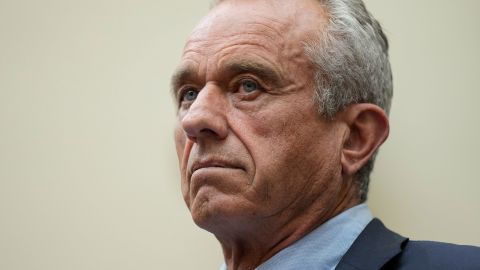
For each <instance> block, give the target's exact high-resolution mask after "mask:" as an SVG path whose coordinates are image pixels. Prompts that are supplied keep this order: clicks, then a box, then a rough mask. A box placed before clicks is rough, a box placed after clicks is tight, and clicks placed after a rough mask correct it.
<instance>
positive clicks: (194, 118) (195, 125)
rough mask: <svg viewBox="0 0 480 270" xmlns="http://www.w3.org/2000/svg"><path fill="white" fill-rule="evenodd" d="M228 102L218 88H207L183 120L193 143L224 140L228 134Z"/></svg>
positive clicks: (186, 131)
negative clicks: (206, 140)
mask: <svg viewBox="0 0 480 270" xmlns="http://www.w3.org/2000/svg"><path fill="white" fill-rule="evenodd" d="M226 109H227V100H226V96H225V94H224V93H222V90H221V89H220V88H218V87H216V86H210V85H207V86H205V87H204V88H203V89H202V90H201V91H200V92H199V93H198V95H197V98H196V99H195V100H194V101H193V103H192V104H191V105H190V108H189V109H188V111H187V113H186V114H185V115H184V117H183V119H182V120H181V125H182V128H183V130H184V131H185V134H186V136H187V137H188V138H189V139H190V140H192V141H193V142H198V141H199V140H203V139H206V138H210V139H216V140H222V139H224V138H225V137H226V136H227V134H228V124H227V120H226Z"/></svg>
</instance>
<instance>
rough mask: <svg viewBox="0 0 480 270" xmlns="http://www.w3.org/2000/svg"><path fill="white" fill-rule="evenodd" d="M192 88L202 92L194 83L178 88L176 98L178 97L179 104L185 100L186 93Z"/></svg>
mask: <svg viewBox="0 0 480 270" xmlns="http://www.w3.org/2000/svg"><path fill="white" fill-rule="evenodd" d="M190 90H195V91H197V92H200V90H198V88H197V87H195V86H194V85H189V84H186V85H182V86H180V87H179V88H178V89H177V91H176V98H177V101H178V103H179V105H180V104H181V103H182V102H183V98H184V96H185V94H186V93H187V92H188V91H190Z"/></svg>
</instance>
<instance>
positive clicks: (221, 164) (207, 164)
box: [190, 159, 243, 175]
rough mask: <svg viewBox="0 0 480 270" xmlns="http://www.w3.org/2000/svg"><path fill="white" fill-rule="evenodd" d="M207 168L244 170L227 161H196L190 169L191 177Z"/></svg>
mask: <svg viewBox="0 0 480 270" xmlns="http://www.w3.org/2000/svg"><path fill="white" fill-rule="evenodd" d="M206 168H225V169H242V170H243V168H242V167H240V166H238V165H236V164H234V163H232V162H228V161H225V160H219V159H206V160H201V161H196V162H194V163H193V165H192V167H191V169H190V175H192V174H193V173H195V172H196V171H198V170H201V169H206Z"/></svg>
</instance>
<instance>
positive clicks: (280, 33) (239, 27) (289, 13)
mask: <svg viewBox="0 0 480 270" xmlns="http://www.w3.org/2000/svg"><path fill="white" fill-rule="evenodd" d="M326 21H327V16H326V13H325V12H324V9H323V8H322V6H321V5H320V4H319V3H318V1H316V0H225V1H223V2H221V3H220V4H218V5H217V6H215V7H214V8H213V9H212V10H211V11H210V12H209V13H208V14H207V16H206V17H205V18H204V19H203V20H202V21H201V22H200V23H199V24H198V25H197V26H196V27H195V28H194V30H193V31H192V34H191V35H190V37H189V40H188V41H187V44H186V47H187V46H188V44H189V42H190V41H198V40H205V41H206V40H218V39H221V38H222V37H232V36H235V35H239V34H244V33H249V32H251V33H255V34H262V35H265V37H268V38H270V39H272V40H275V39H276V38H280V37H281V38H288V39H292V40H295V41H305V40H304V39H306V38H307V37H309V36H311V35H312V34H313V33H314V32H316V31H319V29H321V27H322V25H324V24H325V22H326ZM299 39H300V40H299Z"/></svg>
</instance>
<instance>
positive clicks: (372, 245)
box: [335, 219, 408, 270]
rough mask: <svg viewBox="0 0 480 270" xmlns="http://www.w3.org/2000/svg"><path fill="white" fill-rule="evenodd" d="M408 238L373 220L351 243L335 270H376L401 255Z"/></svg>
mask: <svg viewBox="0 0 480 270" xmlns="http://www.w3.org/2000/svg"><path fill="white" fill-rule="evenodd" d="M407 242H408V238H405V237H403V236H400V235H398V234H396V233H394V232H392V231H390V230H389V229H387V228H386V227H385V226H384V225H383V223H382V222H381V221H380V220H378V219H373V220H372V221H371V222H370V223H369V224H368V225H367V227H365V229H364V230H363V231H362V233H361V234H360V235H359V236H358V237H357V239H356V240H355V242H353V244H352V246H351V247H350V249H348V251H347V253H345V255H344V256H343V257H342V259H341V260H340V263H339V264H338V265H337V267H336V268H335V270H378V269H380V268H381V267H382V266H384V265H385V264H386V263H387V262H388V261H390V260H391V259H392V258H393V257H395V256H396V255H397V254H399V253H401V252H402V250H403V248H404V247H405V244H406V243H407Z"/></svg>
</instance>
